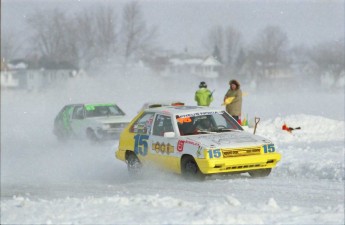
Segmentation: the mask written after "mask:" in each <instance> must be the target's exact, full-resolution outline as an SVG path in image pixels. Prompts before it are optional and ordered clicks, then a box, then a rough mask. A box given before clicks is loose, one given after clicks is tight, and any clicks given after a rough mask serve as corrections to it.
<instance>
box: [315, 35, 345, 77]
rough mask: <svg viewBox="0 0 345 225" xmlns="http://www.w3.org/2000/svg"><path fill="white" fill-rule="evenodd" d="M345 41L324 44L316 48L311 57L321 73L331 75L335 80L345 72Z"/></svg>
mask: <svg viewBox="0 0 345 225" xmlns="http://www.w3.org/2000/svg"><path fill="white" fill-rule="evenodd" d="M344 49H345V46H344V40H341V41H333V42H324V43H321V44H319V45H317V46H315V47H314V49H313V50H312V51H311V54H310V57H311V59H312V60H313V61H314V62H315V64H316V65H318V69H319V72H320V73H325V72H326V73H329V74H331V75H333V76H334V77H335V78H338V77H339V76H340V74H341V73H342V72H343V73H344V71H345V53H344V51H345V50H344Z"/></svg>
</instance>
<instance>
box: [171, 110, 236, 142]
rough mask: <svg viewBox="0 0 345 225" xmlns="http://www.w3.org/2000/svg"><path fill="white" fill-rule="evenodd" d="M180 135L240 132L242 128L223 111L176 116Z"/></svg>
mask: <svg viewBox="0 0 345 225" xmlns="http://www.w3.org/2000/svg"><path fill="white" fill-rule="evenodd" d="M176 121H177V126H178V128H179V131H180V135H183V136H185V135H195V134H205V133H206V134H207V133H220V132H231V131H242V130H243V128H242V127H241V126H240V125H239V124H238V123H237V122H236V121H235V120H234V119H233V118H232V117H231V116H229V114H227V113H226V112H224V111H216V112H202V113H194V114H185V115H177V116H176Z"/></svg>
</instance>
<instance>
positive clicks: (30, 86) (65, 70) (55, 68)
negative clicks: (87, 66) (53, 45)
mask: <svg viewBox="0 0 345 225" xmlns="http://www.w3.org/2000/svg"><path fill="white" fill-rule="evenodd" d="M77 74H78V69H77V67H75V66H73V65H72V64H70V63H68V62H53V61H49V60H45V59H43V58H41V59H40V60H31V61H30V60H25V59H16V60H12V61H10V62H8V63H7V64H6V70H5V69H4V70H2V71H1V87H2V88H18V89H26V90H42V89H45V88H49V87H53V86H59V85H64V84H65V83H66V81H67V80H68V79H71V78H73V77H75V76H77Z"/></svg>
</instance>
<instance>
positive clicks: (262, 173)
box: [248, 168, 272, 177]
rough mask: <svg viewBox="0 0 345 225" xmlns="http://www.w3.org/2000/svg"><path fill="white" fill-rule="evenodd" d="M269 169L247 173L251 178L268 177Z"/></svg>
mask: <svg viewBox="0 0 345 225" xmlns="http://www.w3.org/2000/svg"><path fill="white" fill-rule="evenodd" d="M271 170H272V169H271V168H268V169H261V170H252V171H249V172H248V173H249V175H250V176H251V177H267V176H268V175H270V173H271Z"/></svg>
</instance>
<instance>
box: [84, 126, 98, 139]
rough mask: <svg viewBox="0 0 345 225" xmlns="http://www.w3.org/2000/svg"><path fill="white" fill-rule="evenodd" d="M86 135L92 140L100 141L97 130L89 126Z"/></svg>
mask: <svg viewBox="0 0 345 225" xmlns="http://www.w3.org/2000/svg"><path fill="white" fill-rule="evenodd" d="M86 136H87V138H88V139H89V140H90V141H92V142H98V141H99V138H98V137H97V136H96V134H95V132H94V131H93V130H92V129H91V128H88V129H87V130H86Z"/></svg>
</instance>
